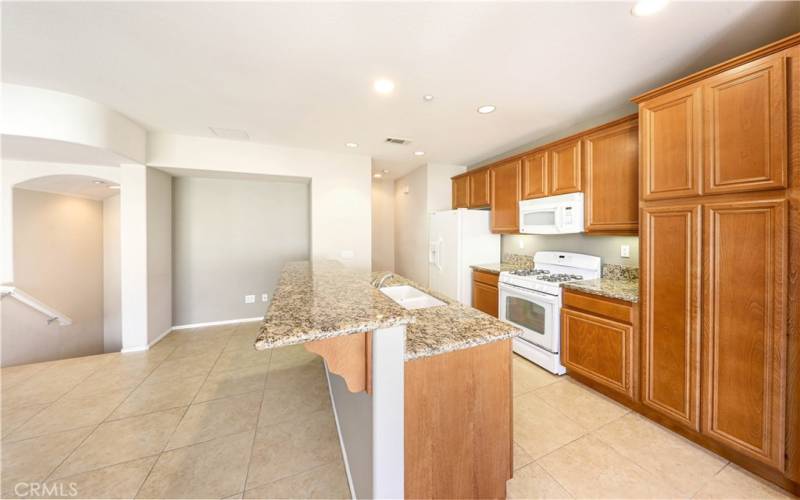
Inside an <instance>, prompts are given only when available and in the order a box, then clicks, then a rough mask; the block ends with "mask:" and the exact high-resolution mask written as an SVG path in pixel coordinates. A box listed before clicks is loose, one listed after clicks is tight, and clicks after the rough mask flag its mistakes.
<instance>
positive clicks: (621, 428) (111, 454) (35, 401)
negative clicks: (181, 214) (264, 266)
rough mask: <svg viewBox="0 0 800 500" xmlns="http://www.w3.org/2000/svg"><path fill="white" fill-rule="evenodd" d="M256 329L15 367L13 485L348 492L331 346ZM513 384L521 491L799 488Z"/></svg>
mask: <svg viewBox="0 0 800 500" xmlns="http://www.w3.org/2000/svg"><path fill="white" fill-rule="evenodd" d="M255 331H256V325H255V324H243V325H238V326H231V327H212V328H205V329H198V330H194V331H181V332H175V333H172V334H170V335H169V336H168V337H167V338H165V339H164V340H163V341H162V342H160V343H159V344H157V345H156V346H155V347H154V348H153V349H152V350H150V351H148V352H143V353H135V354H124V355H123V354H106V355H101V356H91V357H86V358H76V359H70V360H63V361H56V362H50V363H37V364H33V365H26V366H19V367H11V368H4V369H2V371H0V377H2V384H1V385H0V387H1V388H2V392H1V393H0V405H1V406H2V421H1V422H0V430H1V431H2V441H0V446H1V447H2V497H3V498H13V497H16V496H17V495H16V494H15V491H14V488H15V486H16V485H17V484H20V483H23V484H24V485H25V486H22V487H18V490H17V492H18V493H27V492H28V491H30V490H29V489H27V488H29V486H27V485H30V484H37V485H42V484H44V485H46V486H47V487H48V488H55V490H54V489H50V492H51V493H50V496H58V494H59V493H61V494H63V496H71V497H77V498H134V497H137V498H348V497H349V496H350V494H349V490H348V487H347V479H346V476H345V472H344V465H343V462H342V458H341V453H340V450H339V443H338V438H337V435H336V427H335V422H334V419H333V414H332V410H331V407H330V401H329V398H328V391H327V384H326V381H325V376H324V372H323V368H322V363H321V361H320V359H319V358H317V357H316V356H314V355H312V354H309V353H307V352H306V351H305V350H304V349H302V348H298V347H292V348H284V349H277V350H274V351H272V352H260V353H259V352H255V351H253V349H252V340H253V338H254V337H255ZM514 398H515V401H514V403H515V404H514V406H515V407H514V441H515V443H514V462H515V463H514V468H515V473H514V479H512V480H511V481H509V483H508V495H509V497H511V498H742V499H744V498H788V495H787V494H786V493H785V492H783V491H782V490H779V489H777V488H775V487H773V486H771V485H770V484H768V483H766V482H764V481H762V480H760V479H758V478H756V477H754V476H752V475H751V474H749V473H747V472H745V471H743V470H742V469H740V468H739V467H736V466H735V465H732V464H730V463H728V462H727V461H726V460H724V459H722V458H720V457H719V456H717V455H715V454H713V453H711V452H708V451H706V450H704V449H702V448H700V447H697V446H695V445H694V444H692V443H690V442H689V441H687V440H685V439H683V438H681V437H679V436H677V435H675V434H673V433H671V432H669V431H666V430H664V429H663V428H661V427H659V426H658V425H656V424H654V423H652V422H650V421H648V420H647V419H644V418H642V417H640V416H638V415H636V414H635V413H632V412H630V411H628V410H627V409H626V408H624V407H622V406H620V405H618V404H617V403H615V402H613V401H611V400H609V399H607V398H605V397H603V396H601V395H599V394H597V393H596V392H594V391H591V390H589V389H587V388H585V387H583V386H581V385H579V384H577V383H576V382H574V381H572V380H571V379H570V378H569V377H560V378H559V377H555V376H553V375H550V374H549V373H547V372H545V371H543V370H541V369H539V368H538V367H536V366H535V365H532V364H531V363H528V362H527V361H526V360H524V359H522V358H518V357H515V359H514ZM72 486H74V489H75V490H76V491H74V493H76V494H74V495H73V494H72V493H73V491H72V490H71V489H70V488H71V487H72ZM40 487H41V486H40ZM20 488H21V489H20ZM39 491H42V490H39ZM54 491H55V494H54V493H53V492H54ZM39 496H43V495H39Z"/></svg>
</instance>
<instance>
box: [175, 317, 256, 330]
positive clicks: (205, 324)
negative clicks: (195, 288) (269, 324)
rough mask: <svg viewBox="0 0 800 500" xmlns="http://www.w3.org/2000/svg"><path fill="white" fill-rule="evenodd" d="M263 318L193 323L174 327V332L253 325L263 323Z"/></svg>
mask: <svg viewBox="0 0 800 500" xmlns="http://www.w3.org/2000/svg"><path fill="white" fill-rule="evenodd" d="M263 319H264V318H263V317H258V318H239V319H226V320H224V321H209V322H207V323H191V324H188V325H176V326H173V327H172V329H173V330H186V329H188V328H201V327H204V326H217V325H232V324H234V323H253V322H254V321H261V320H263Z"/></svg>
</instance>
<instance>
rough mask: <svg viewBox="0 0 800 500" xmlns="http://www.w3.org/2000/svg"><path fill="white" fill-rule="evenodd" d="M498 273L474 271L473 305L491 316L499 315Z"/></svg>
mask: <svg viewBox="0 0 800 500" xmlns="http://www.w3.org/2000/svg"><path fill="white" fill-rule="evenodd" d="M497 279H498V276H497V275H496V274H492V273H487V272H484V271H478V270H473V271H472V307H474V308H475V309H478V310H479V311H483V312H485V313H486V314H488V315H490V316H494V317H495V318H496V317H497V313H498V304H499V302H498V301H499V300H500V294H499V292H498V289H497Z"/></svg>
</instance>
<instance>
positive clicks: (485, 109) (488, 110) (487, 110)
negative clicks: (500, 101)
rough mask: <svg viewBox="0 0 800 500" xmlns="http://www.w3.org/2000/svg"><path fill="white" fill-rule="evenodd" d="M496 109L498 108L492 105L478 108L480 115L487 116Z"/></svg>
mask: <svg viewBox="0 0 800 500" xmlns="http://www.w3.org/2000/svg"><path fill="white" fill-rule="evenodd" d="M495 109H496V108H495V107H494V106H492V105H491V104H485V105H483V106H481V107H479V108H478V113H480V114H482V115H485V114H486V113H491V112H492V111H494V110H495Z"/></svg>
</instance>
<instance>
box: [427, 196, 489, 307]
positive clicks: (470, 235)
mask: <svg viewBox="0 0 800 500" xmlns="http://www.w3.org/2000/svg"><path fill="white" fill-rule="evenodd" d="M495 262H500V235H499V234H492V232H491V230H490V225H489V211H488V210H467V209H465V208H459V209H457V210H446V211H443V212H434V213H432V214H430V218H429V221H428V268H429V269H428V275H429V278H430V288H431V290H433V291H435V292H440V293H443V294H444V295H447V296H448V297H451V298H453V299H457V300H458V301H459V302H461V303H462V304H465V305H468V306H470V305H472V269H471V268H470V266H471V265H473V264H490V263H495Z"/></svg>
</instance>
